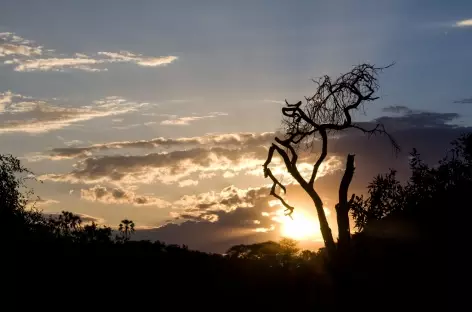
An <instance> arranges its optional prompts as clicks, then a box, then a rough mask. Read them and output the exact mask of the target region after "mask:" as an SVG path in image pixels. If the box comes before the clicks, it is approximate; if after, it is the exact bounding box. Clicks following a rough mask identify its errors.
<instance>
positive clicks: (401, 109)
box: [382, 105, 411, 114]
mask: <svg viewBox="0 0 472 312" xmlns="http://www.w3.org/2000/svg"><path fill="white" fill-rule="evenodd" d="M382 111H383V112H385V113H395V114H405V113H410V112H411V109H410V108H408V107H406V106H402V105H395V106H387V107H385V108H384V109H382Z"/></svg>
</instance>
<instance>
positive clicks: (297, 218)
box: [281, 211, 320, 240]
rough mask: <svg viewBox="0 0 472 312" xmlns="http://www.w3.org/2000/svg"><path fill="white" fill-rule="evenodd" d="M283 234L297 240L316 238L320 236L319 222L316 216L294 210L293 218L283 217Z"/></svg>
mask: <svg viewBox="0 0 472 312" xmlns="http://www.w3.org/2000/svg"><path fill="white" fill-rule="evenodd" d="M281 234H282V236H285V237H288V238H292V239H295V240H308V239H316V238H319V236H320V230H319V224H318V222H317V220H316V219H315V218H311V217H309V216H307V215H305V214H303V213H301V212H296V211H294V213H293V215H292V218H290V217H284V218H283V219H282V228H281Z"/></svg>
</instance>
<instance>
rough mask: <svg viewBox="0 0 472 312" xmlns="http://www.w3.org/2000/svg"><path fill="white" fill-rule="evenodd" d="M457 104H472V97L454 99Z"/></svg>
mask: <svg viewBox="0 0 472 312" xmlns="http://www.w3.org/2000/svg"><path fill="white" fill-rule="evenodd" d="M454 103H456V104H472V98H467V99H461V100H457V101H454Z"/></svg>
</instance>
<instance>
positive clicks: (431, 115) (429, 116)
mask: <svg viewBox="0 0 472 312" xmlns="http://www.w3.org/2000/svg"><path fill="white" fill-rule="evenodd" d="M388 109H389V111H390V112H398V113H400V114H402V115H401V116H382V117H379V118H377V119H375V120H374V121H375V122H379V123H382V124H383V125H384V126H385V128H386V129H387V130H389V131H396V130H400V129H407V128H428V127H435V128H437V127H456V126H457V125H455V124H454V123H453V121H455V120H456V119H458V118H459V117H460V115H459V114H457V113H438V112H428V111H415V110H411V109H409V108H408V107H404V106H396V107H390V108H388Z"/></svg>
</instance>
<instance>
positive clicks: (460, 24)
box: [455, 18, 472, 27]
mask: <svg viewBox="0 0 472 312" xmlns="http://www.w3.org/2000/svg"><path fill="white" fill-rule="evenodd" d="M455 25H456V27H472V18H469V19H465V20H462V21H458V22H456V24H455Z"/></svg>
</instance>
